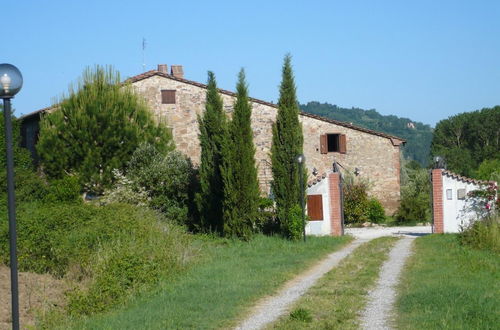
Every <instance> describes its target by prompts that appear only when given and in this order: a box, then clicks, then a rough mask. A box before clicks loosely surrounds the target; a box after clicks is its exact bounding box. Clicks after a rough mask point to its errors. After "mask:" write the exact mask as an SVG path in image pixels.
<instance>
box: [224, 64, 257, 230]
mask: <svg viewBox="0 0 500 330" xmlns="http://www.w3.org/2000/svg"><path fill="white" fill-rule="evenodd" d="M236 90H237V97H236V103H235V105H234V113H233V118H232V121H231V122H230V123H229V125H228V134H227V135H226V142H225V143H224V146H223V166H222V178H223V183H224V201H223V220H224V235H226V236H230V237H240V238H243V239H249V238H250V237H251V236H252V234H253V228H254V223H255V219H256V218H257V212H258V207H259V206H258V203H259V192H260V190H259V183H258V180H257V169H256V167H255V146H254V144H253V132H252V127H251V115H252V106H251V104H250V103H249V99H248V88H247V84H246V82H245V72H244V70H243V69H242V70H241V71H240V73H239V75H238V84H237V86H236Z"/></svg>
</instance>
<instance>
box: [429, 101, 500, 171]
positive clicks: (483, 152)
mask: <svg viewBox="0 0 500 330" xmlns="http://www.w3.org/2000/svg"><path fill="white" fill-rule="evenodd" d="M431 154H432V156H433V157H435V156H441V157H443V158H444V161H445V163H446V166H447V168H448V169H449V170H451V171H454V172H456V173H458V174H460V175H465V176H468V177H473V178H477V179H483V180H490V179H492V180H493V179H495V180H498V179H499V178H500V106H495V107H493V108H484V109H481V110H476V111H472V112H465V113H461V114H458V115H455V116H451V117H449V118H447V119H444V120H441V121H440V122H439V123H437V125H436V128H435V130H434V136H433V140H432V145H431ZM495 173H497V174H495ZM492 175H493V176H492Z"/></svg>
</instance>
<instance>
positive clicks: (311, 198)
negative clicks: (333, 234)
mask: <svg viewBox="0 0 500 330" xmlns="http://www.w3.org/2000/svg"><path fill="white" fill-rule="evenodd" d="M307 215H308V216H309V219H310V220H311V221H314V220H323V195H307Z"/></svg>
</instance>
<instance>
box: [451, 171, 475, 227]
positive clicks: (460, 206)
mask: <svg viewBox="0 0 500 330" xmlns="http://www.w3.org/2000/svg"><path fill="white" fill-rule="evenodd" d="M480 188H481V186H480V185H478V184H474V183H471V182H465V181H463V180H460V179H457V178H454V177H451V176H449V175H446V174H444V175H443V229H444V232H445V233H458V232H459V231H460V229H461V228H462V227H464V226H467V225H468V224H469V223H470V221H471V220H473V219H475V218H476V217H477V214H476V212H475V211H474V206H475V204H474V203H475V201H474V200H473V199H471V198H468V197H467V194H468V193H469V192H470V191H472V190H477V189H480ZM459 189H465V195H466V197H465V199H463V200H459V199H458V196H457V194H458V190H459ZM448 190H451V199H449V195H448V194H449V192H447V191H448Z"/></svg>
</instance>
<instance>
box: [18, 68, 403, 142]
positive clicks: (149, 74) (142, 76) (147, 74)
mask: <svg viewBox="0 0 500 330" xmlns="http://www.w3.org/2000/svg"><path fill="white" fill-rule="evenodd" d="M154 76H159V77H163V78H168V79H171V80H176V81H179V82H182V83H185V84H189V85H193V86H197V87H200V88H207V85H205V84H202V83H199V82H196V81H192V80H188V79H184V78H179V77H175V76H173V75H170V74H166V73H163V72H160V71H156V70H150V71H147V72H144V73H141V74H138V75H136V76H133V77H130V78H128V79H127V80H125V82H124V83H135V82H138V81H141V80H144V79H148V78H151V77H154ZM219 92H220V93H221V94H225V95H229V96H233V97H236V93H234V92H231V91H228V90H225V89H219ZM249 100H250V101H251V102H254V103H258V104H263V105H266V106H269V107H273V108H278V106H277V105H276V104H274V103H271V102H266V101H262V100H259V99H255V98H252V97H250V98H249ZM54 107H55V106H51V107H47V108H43V109H40V110H37V111H33V112H31V113H29V114H26V115H23V116H21V117H20V119H21V120H24V119H28V118H29V117H32V116H34V115H40V114H42V113H44V112H46V111H48V110H50V109H53V108H54ZM300 115H301V116H304V117H309V118H313V119H317V120H321V121H324V122H327V123H331V124H335V125H338V126H343V127H346V128H350V129H354V130H357V131H360V132H364V133H368V134H372V135H376V136H380V137H384V138H387V139H390V140H391V142H392V144H393V145H395V146H399V145H400V144H402V143H405V142H406V140H404V139H402V138H400V137H397V136H394V135H390V134H386V133H382V132H378V131H374V130H371V129H368V128H364V127H360V126H356V125H352V124H350V123H346V122H343V121H338V120H334V119H329V118H325V117H322V116H318V115H314V114H311V113H308V112H304V111H301V112H300Z"/></svg>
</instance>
